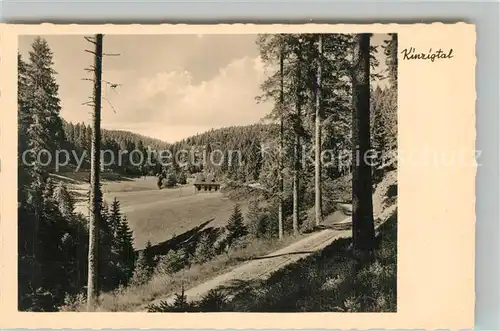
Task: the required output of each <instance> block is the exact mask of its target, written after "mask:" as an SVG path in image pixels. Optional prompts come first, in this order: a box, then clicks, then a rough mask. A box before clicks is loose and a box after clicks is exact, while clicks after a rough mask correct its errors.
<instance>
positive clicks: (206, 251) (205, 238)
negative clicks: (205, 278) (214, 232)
mask: <svg viewBox="0 0 500 331" xmlns="http://www.w3.org/2000/svg"><path fill="white" fill-rule="evenodd" d="M214 256H215V248H214V245H213V241H212V238H210V235H209V234H208V233H205V234H203V235H202V236H201V238H200V241H199V242H198V244H197V245H196V250H195V252H194V259H195V261H196V262H197V263H205V262H207V261H209V260H210V259H212V258H213V257H214Z"/></svg>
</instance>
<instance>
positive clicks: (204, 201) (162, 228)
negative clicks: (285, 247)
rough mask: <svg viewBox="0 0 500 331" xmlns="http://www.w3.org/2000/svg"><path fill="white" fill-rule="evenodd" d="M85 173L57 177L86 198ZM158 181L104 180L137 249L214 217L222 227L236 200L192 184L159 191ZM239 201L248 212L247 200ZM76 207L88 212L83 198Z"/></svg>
mask: <svg viewBox="0 0 500 331" xmlns="http://www.w3.org/2000/svg"><path fill="white" fill-rule="evenodd" d="M70 175H71V177H70ZM82 176H83V175H81V174H80V175H79V176H78V177H75V176H74V175H72V174H59V175H57V176H56V177H55V178H56V179H58V180H64V181H65V182H67V184H68V186H69V187H70V189H72V191H73V192H75V194H76V195H77V196H79V197H83V196H85V194H86V192H87V191H88V184H87V183H85V182H83V181H82V180H81V178H83V177H84V176H83V177H82ZM156 181H157V179H156V177H141V178H117V179H113V180H103V183H102V184H103V185H102V191H103V194H104V200H105V201H106V202H107V203H111V202H112V201H113V199H115V198H116V199H117V200H118V201H119V202H120V206H121V211H122V213H123V214H124V215H125V216H126V217H127V219H128V222H129V226H130V228H131V230H132V231H133V232H134V245H135V248H136V249H142V248H144V247H145V245H146V243H147V241H148V240H150V241H151V243H152V244H153V245H156V244H159V243H162V242H164V241H167V240H169V239H171V238H172V237H175V236H176V235H179V234H182V233H183V232H186V231H189V230H191V229H192V228H195V227H197V226H199V225H200V224H202V223H204V222H207V221H210V220H213V221H212V222H211V226H215V227H217V226H223V225H225V223H226V222H227V220H228V219H229V216H230V215H231V213H232V211H233V208H234V205H235V203H236V202H235V201H232V200H230V199H228V198H227V197H225V196H223V194H221V193H219V192H212V193H197V194H195V193H194V190H193V187H192V186H191V185H190V184H187V185H184V186H179V187H176V188H171V189H162V190H159V189H158V187H157V186H156ZM239 203H240V206H241V208H242V211H243V212H244V213H246V211H247V203H246V202H245V201H242V202H239ZM76 210H77V211H78V212H81V213H83V214H84V215H87V214H88V206H87V203H86V202H85V200H84V199H80V200H79V201H78V202H77V205H76Z"/></svg>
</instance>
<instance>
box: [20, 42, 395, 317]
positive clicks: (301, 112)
mask: <svg viewBox="0 0 500 331" xmlns="http://www.w3.org/2000/svg"><path fill="white" fill-rule="evenodd" d="M85 38H86V39H87V40H88V41H89V43H90V44H91V45H92V46H96V49H95V52H94V55H95V64H94V66H93V67H92V69H93V71H94V72H95V77H94V80H93V83H94V90H93V91H94V92H93V94H92V91H91V90H90V89H89V94H92V95H93V102H92V104H91V106H92V107H93V112H94V113H93V123H92V125H85V124H83V123H76V124H75V123H70V122H67V121H65V120H64V119H62V117H61V115H60V112H61V105H60V103H61V100H60V98H59V94H58V89H59V86H58V83H57V78H56V77H57V73H56V72H55V71H54V69H53V64H54V63H53V54H52V52H51V50H50V46H49V44H48V43H47V42H46V41H45V40H44V39H43V38H40V37H38V38H36V40H35V41H34V42H33V45H32V49H31V51H30V53H29V57H28V58H26V59H24V58H23V57H22V56H21V55H20V54H19V55H18V127H19V135H18V138H19V139H18V185H19V190H18V254H19V256H18V259H19V260H18V267H19V268H18V270H19V293H18V306H19V310H23V311H26V310H28V311H58V310H61V307H62V306H64V305H68V304H69V303H68V302H70V301H71V300H73V299H72V298H75V297H78V296H79V297H83V298H85V299H84V300H87V302H88V303H89V307H91V306H92V305H95V304H96V300H97V297H98V296H99V294H100V293H103V292H107V291H113V290H116V289H118V288H126V287H131V286H136V285H138V284H139V285H140V284H143V283H145V282H147V281H148V280H149V279H151V277H152V274H153V273H154V272H156V271H155V270H154V269H155V266H156V265H157V264H158V260H157V259H155V257H154V256H152V255H151V253H150V248H147V249H145V250H142V251H140V252H139V251H137V250H135V249H134V246H133V233H132V231H131V230H130V228H129V226H128V223H127V218H126V216H125V215H124V214H123V213H122V212H121V211H120V202H119V201H117V200H116V199H115V200H114V202H113V203H112V204H111V205H108V204H107V203H106V202H104V201H103V199H102V192H101V190H100V181H99V176H100V172H99V171H98V168H99V164H100V163H105V162H106V160H98V159H99V156H98V155H99V153H98V152H99V151H100V150H111V151H113V152H114V153H119V152H120V150H124V149H125V150H128V151H131V150H140V151H150V152H151V153H152V155H153V165H150V164H140V165H138V166H137V165H135V164H130V163H125V164H122V165H120V166H117V165H110V166H109V169H104V171H113V172H116V173H120V174H123V175H127V176H146V175H152V176H158V177H159V178H168V177H172V176H175V178H176V180H175V181H176V182H179V183H181V184H184V183H185V178H186V177H189V176H191V175H192V174H196V173H199V172H203V171H204V172H207V171H210V172H213V173H215V174H216V175H217V177H218V178H221V179H222V180H223V182H224V183H225V184H226V187H227V188H228V189H234V188H237V187H239V186H241V185H245V184H248V183H259V184H260V185H261V186H262V187H263V188H264V190H262V193H261V194H262V196H261V198H260V200H258V201H255V202H254V203H253V211H252V212H253V216H252V217H249V219H250V220H249V222H250V223H248V224H247V225H244V224H243V223H245V222H244V221H243V219H244V217H243V215H241V211H239V210H238V208H236V207H235V211H234V215H233V216H232V217H231V219H230V220H229V223H228V226H227V231H228V232H229V233H230V234H231V235H232V237H231V236H229V237H228V238H233V239H234V238H239V237H244V236H256V237H258V236H269V237H272V238H275V240H283V238H285V237H287V236H293V235H297V234H299V233H300V232H303V231H304V230H305V229H313V228H315V227H318V226H320V225H321V223H322V221H323V219H324V217H325V216H326V214H328V213H330V212H331V211H332V210H333V209H334V208H335V206H334V202H335V201H337V200H339V199H345V196H346V193H347V196H348V197H349V198H350V199H349V200H350V201H349V202H351V203H352V204H353V211H352V223H353V225H352V240H353V244H354V248H355V249H356V250H359V251H361V252H369V251H372V250H374V248H375V245H376V240H375V230H374V218H373V206H372V197H371V196H372V191H373V187H374V186H375V185H376V184H377V181H378V180H379V179H380V178H382V176H383V174H384V173H386V172H388V171H391V170H394V169H396V167H397V163H396V162H394V160H391V162H389V163H386V157H387V156H390V155H392V153H394V152H395V151H396V149H397V35H396V34H390V35H389V38H388V39H387V40H386V41H385V43H384V45H381V46H373V45H371V44H370V38H371V35H370V34H273V35H259V36H258V38H257V41H256V43H257V47H258V49H259V52H260V57H261V58H262V60H263V61H264V63H265V64H266V67H267V68H268V69H269V70H270V72H271V74H270V75H269V77H268V78H267V79H266V80H265V82H264V83H263V84H262V86H261V94H260V95H257V96H255V97H256V102H270V103H272V104H273V105H274V107H273V110H272V112H271V113H269V114H268V116H267V117H266V118H265V119H263V122H262V123H256V124H253V125H249V126H234V127H227V128H220V129H213V130H210V131H207V132H203V133H200V134H198V135H195V136H191V137H187V138H185V139H183V140H182V141H179V142H168V143H167V142H162V141H159V140H157V139H154V138H149V137H145V136H142V135H138V134H135V133H131V132H126V131H116V130H106V129H101V128H100V116H99V115H98V114H99V112H100V108H101V102H100V92H99V91H100V87H101V86H100V78H99V77H100V73H102V58H103V55H102V39H103V36H102V35H96V36H95V37H85ZM99 45H100V46H99ZM379 48H380V50H379ZM83 51H84V50H82V52H83ZM377 51H383V52H384V55H385V62H386V66H387V71H386V72H384V73H376V72H375V71H374V68H375V67H377V59H376V57H375V56H374V54H375V52H377ZM99 71H101V72H99ZM374 80H377V81H387V84H385V85H383V86H382V85H376V86H374V85H373V84H371V82H373V81H374ZM96 114H97V115H96ZM263 145H265V146H268V147H270V148H269V151H268V153H267V154H266V155H265V157H264V156H263V155H262V153H261V148H262V146H263ZM42 149H45V150H48V151H49V152H51V153H55V152H56V151H57V150H59V149H66V150H75V151H77V152H83V151H87V152H88V153H87V155H88V159H87V161H86V162H85V163H84V165H83V167H84V168H86V169H90V175H89V183H90V189H89V194H88V204H89V210H90V218H88V217H87V216H84V215H82V214H80V213H77V212H75V205H74V204H75V202H74V197H73V196H72V194H71V192H70V191H69V190H68V188H67V187H66V186H65V184H64V183H58V184H55V183H54V181H53V180H52V179H51V176H50V174H51V173H53V172H54V171H55V170H54V164H52V163H49V164H47V163H42V162H39V160H37V159H35V158H33V156H30V155H31V154H26V153H25V152H26V151H27V150H32V151H40V150H42ZM214 149H218V150H222V151H223V152H224V156H225V158H224V160H226V162H221V164H217V165H214V164H213V163H214V162H208V163H204V164H201V165H200V163H199V162H196V161H198V159H197V158H199V157H201V156H200V155H201V153H203V152H210V151H212V150H214ZM159 150H170V151H172V152H173V154H174V155H175V154H176V151H180V150H193V151H194V155H198V156H196V157H195V158H194V159H181V161H183V162H176V161H175V160H174V162H172V163H170V164H168V165H164V164H162V162H160V161H159V159H158V155H156V154H155V151H159ZM231 151H240V152H241V155H242V156H241V162H237V163H232V164H230V163H229V162H227V160H229V153H230V152H231ZM368 151H375V153H374V155H375V156H374V157H373V158H374V159H375V160H374V164H375V165H369V164H367V162H353V160H356V159H357V155H359V153H361V155H364V154H365V153H367V152H368ZM305 154H308V155H305ZM96 155H97V156H96ZM339 155H344V156H346V159H345V160H344V159H342V160H341V159H340V158H338V157H337V156H339ZM328 157H330V158H329V159H328ZM180 163H182V165H181V164H180ZM181 178H183V179H182V180H181ZM345 178H347V179H348V182H349V187H346V188H345V190H344V191H343V192H340V190H339V187H338V185H337V183H338V181H339V180H340V179H345ZM159 188H161V185H160V186H159ZM311 210H312V211H313V212H312V213H311V212H310V211H311ZM257 214H258V215H257ZM261 215H265V217H261ZM96 220H98V221H99V222H96ZM247 227H248V229H247ZM252 228H253V229H252ZM225 245H227V246H232V245H233V243H232V242H231V240H229V241H226V243H225ZM207 246H209V245H207V244H206V243H205V244H204V245H202V246H200V247H201V248H199V249H196V248H195V249H194V250H193V251H192V252H191V253H189V252H188V253H184V254H188V255H189V254H192V255H193V256H191V257H193V258H194V256H198V263H203V262H204V261H205V258H204V257H203V253H201V256H202V257H201V258H200V255H199V254H200V253H199V251H200V250H203V249H206V247H207ZM148 247H150V245H148ZM203 247H204V248H203ZM97 252H99V253H98V254H97ZM197 252H198V253H197ZM172 254H173V253H172ZM197 254H198V255H197ZM191 257H188V258H191ZM171 258H172V259H174V260H175V259H176V256H173V257H171ZM175 261H176V260H175ZM175 261H174V262H175ZM200 261H201V262H200ZM170 262H172V261H170ZM174 262H172V263H173V264H175V263H174ZM172 263H170V264H169V265H172ZM174 310H175V309H174Z"/></svg>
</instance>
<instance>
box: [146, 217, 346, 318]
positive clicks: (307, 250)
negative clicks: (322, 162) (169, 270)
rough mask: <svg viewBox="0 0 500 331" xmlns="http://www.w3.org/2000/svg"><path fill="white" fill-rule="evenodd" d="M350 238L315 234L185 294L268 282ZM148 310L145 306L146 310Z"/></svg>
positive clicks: (196, 295) (191, 295)
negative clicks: (236, 282) (240, 283)
mask: <svg viewBox="0 0 500 331" xmlns="http://www.w3.org/2000/svg"><path fill="white" fill-rule="evenodd" d="M349 222H350V218H346V219H344V220H343V221H341V222H339V223H342V224H346V223H349ZM350 235H351V231H350V230H334V229H324V230H321V231H319V232H317V233H314V234H312V235H310V236H308V237H306V238H304V239H302V240H300V241H298V242H295V243H293V244H291V245H290V246H287V247H285V248H283V249H280V250H278V251H276V252H273V253H271V254H269V255H266V256H263V257H259V258H256V259H254V260H252V261H250V262H246V263H244V264H242V265H240V266H238V267H236V268H235V269H233V270H231V271H229V272H227V273H225V274H222V275H220V276H217V277H215V278H212V279H211V280H209V281H207V282H205V283H203V284H200V285H198V286H195V287H192V288H190V289H187V290H186V291H185V295H186V297H187V300H188V301H193V300H199V299H200V298H201V297H202V296H203V295H205V294H206V293H208V292H209V291H210V290H211V289H215V288H217V287H220V286H224V285H228V284H229V283H230V282H231V281H234V280H243V281H248V280H255V279H266V278H267V277H269V276H270V275H271V274H272V273H273V272H275V271H277V270H279V269H281V268H283V267H284V266H286V265H288V264H290V263H293V262H296V261H298V260H299V259H301V258H303V257H306V256H308V255H310V254H312V253H314V252H315V251H318V250H321V249H323V248H325V247H326V246H328V245H329V244H330V243H331V242H332V241H333V240H335V239H338V238H343V237H348V236H350ZM173 299H174V296H170V297H167V298H159V299H156V300H155V301H153V302H151V303H152V304H158V303H159V302H160V301H167V302H169V303H171V302H172V301H173ZM143 308H144V310H146V308H145V307H143Z"/></svg>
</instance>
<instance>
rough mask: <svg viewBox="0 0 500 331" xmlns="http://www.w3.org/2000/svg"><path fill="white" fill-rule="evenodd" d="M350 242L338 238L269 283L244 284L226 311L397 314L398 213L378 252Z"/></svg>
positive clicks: (384, 227)
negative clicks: (363, 250) (355, 247)
mask: <svg viewBox="0 0 500 331" xmlns="http://www.w3.org/2000/svg"><path fill="white" fill-rule="evenodd" d="M350 246H351V239H350V238H349V239H339V240H336V241H335V242H333V243H332V244H331V245H330V246H328V247H327V248H325V249H324V250H323V251H321V252H318V253H316V254H313V255H311V256H309V257H307V258H305V259H303V260H301V261H299V262H297V263H296V264H293V265H290V266H288V267H285V268H284V269H282V270H280V271H278V272H276V273H275V274H273V275H272V276H271V277H270V278H269V279H268V280H266V281H264V282H260V283H256V284H246V285H245V286H242V284H239V287H240V289H239V293H238V294H236V296H235V297H234V298H233V300H232V301H231V302H230V304H229V305H228V307H227V308H226V310H228V311H251V312H332V311H338V312H395V311H396V307H397V306H396V289H397V286H396V279H397V275H396V273H397V268H396V263H397V211H396V212H394V213H393V214H392V215H391V217H390V218H389V219H388V220H387V221H386V222H385V223H384V224H383V225H381V226H380V228H379V235H378V236H377V249H376V250H375V252H374V254H373V255H365V256H363V255H359V254H354V253H353V251H352V249H351V247H350Z"/></svg>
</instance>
